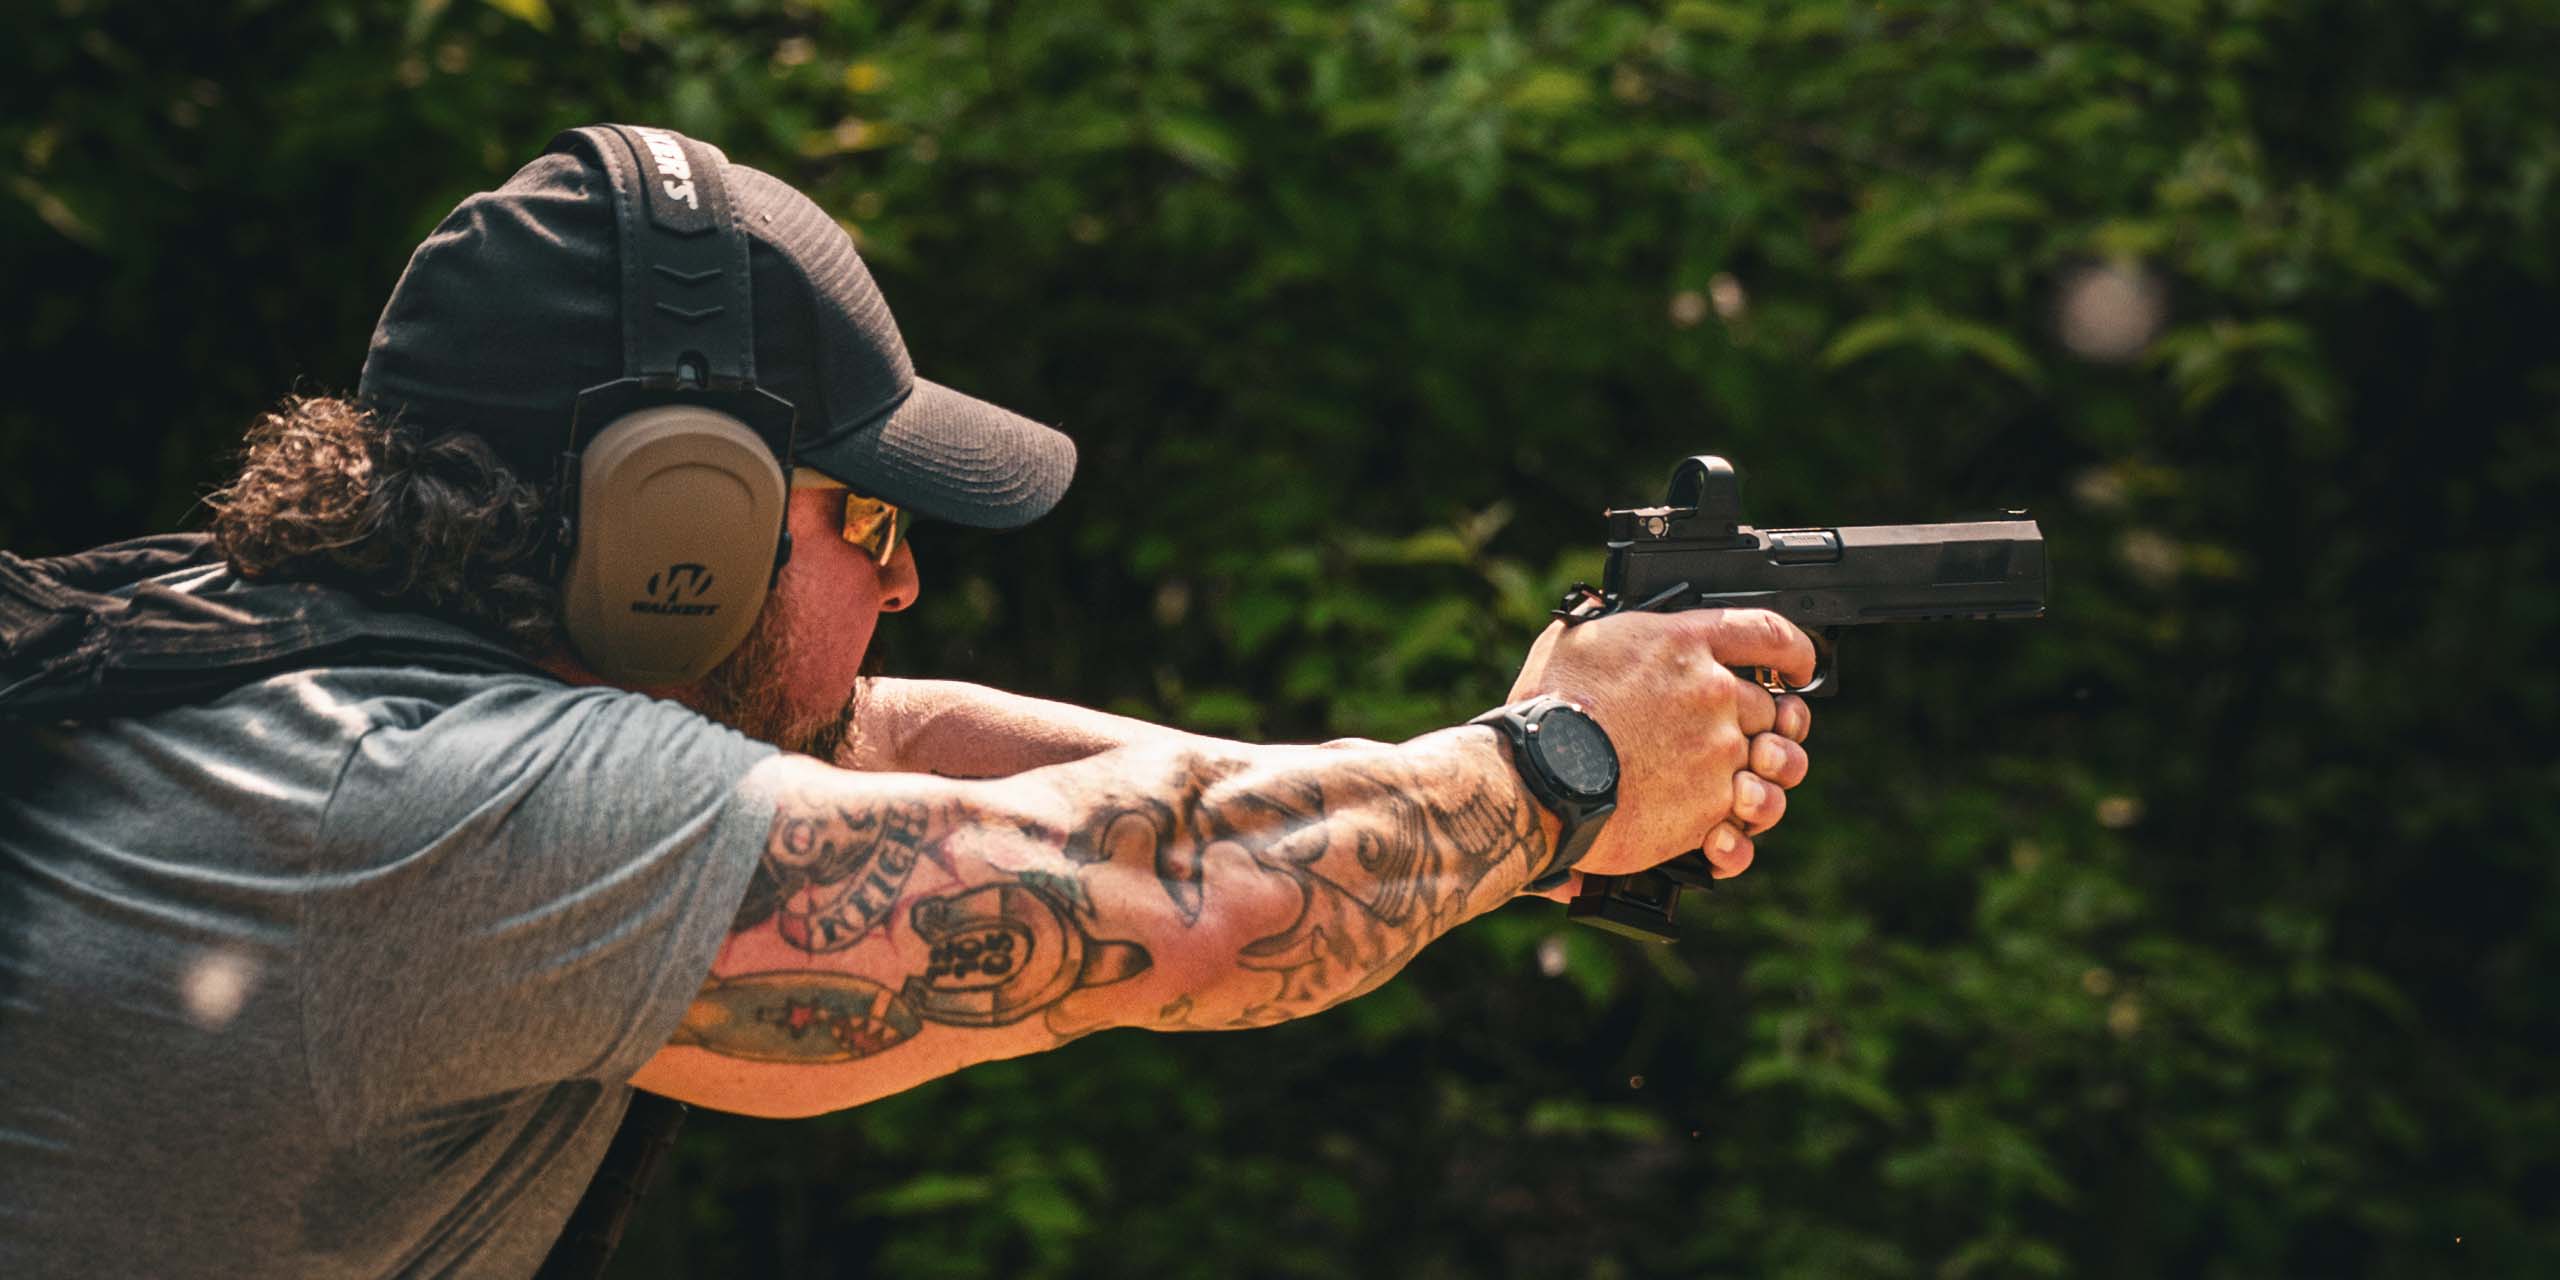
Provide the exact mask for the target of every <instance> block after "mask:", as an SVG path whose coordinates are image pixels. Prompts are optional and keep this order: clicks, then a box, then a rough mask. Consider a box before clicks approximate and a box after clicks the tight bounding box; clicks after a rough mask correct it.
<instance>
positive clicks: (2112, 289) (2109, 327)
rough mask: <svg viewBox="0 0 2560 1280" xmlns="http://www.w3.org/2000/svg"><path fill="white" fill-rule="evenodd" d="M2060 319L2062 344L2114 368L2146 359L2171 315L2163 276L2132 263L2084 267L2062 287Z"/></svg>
mask: <svg viewBox="0 0 2560 1280" xmlns="http://www.w3.org/2000/svg"><path fill="white" fill-rule="evenodd" d="M2057 312H2058V314H2057V315H2056V316H2055V324H2056V327H2057V328H2059V329H2060V330H2061V336H2062V345H2064V346H2066V347H2069V348H2070V349H2071V351H2072V353H2073V354H2075V355H2078V356H2080V357H2081V358H2082V359H2086V360H2099V361H2106V362H2109V363H2114V362H2121V361H2126V360H2131V359H2133V358H2134V357H2136V356H2139V355H2141V354H2142V352H2143V349H2144V348H2146V347H2148V346H2150V345H2151V339H2152V338H2154V337H2156V336H2158V334H2159V332H2160V322H2161V321H2162V320H2163V319H2165V318H2166V317H2167V315H2168V301H2167V297H2166V293H2165V291H2164V290H2162V289H2161V287H2160V281H2159V279H2158V277H2155V276H2153V275H2152V274H2151V273H2150V272H2149V271H2148V270H2145V269H2144V268H2142V267H2141V266H2138V265H2135V264H2132V263H2106V264H2104V265H2100V266H2094V267H2083V268H2081V269H2080V270H2078V271H2076V272H2074V273H2072V275H2071V276H2070V277H2069V278H2067V279H2065V280H2064V281H2063V282H2062V294H2061V301H2060V305H2059V307H2058V308H2057Z"/></svg>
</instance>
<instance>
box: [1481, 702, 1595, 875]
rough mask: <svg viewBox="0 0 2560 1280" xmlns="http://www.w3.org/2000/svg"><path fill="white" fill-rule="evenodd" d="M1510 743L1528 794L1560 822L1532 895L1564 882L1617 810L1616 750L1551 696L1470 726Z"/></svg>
mask: <svg viewBox="0 0 2560 1280" xmlns="http://www.w3.org/2000/svg"><path fill="white" fill-rule="evenodd" d="M1467 723H1469V724H1483V725H1491V726H1493V727H1494V728H1495V729H1498V730H1500V731H1501V732H1502V735H1503V736H1504V737H1505V738H1508V739H1510V741H1511V763H1512V764H1513V765H1515V766H1517V767H1518V768H1519V770H1520V780H1521V781H1522V782H1523V783H1526V784H1527V785H1528V788H1529V794H1531V795H1533V796H1536V797H1537V798H1538V802H1539V803H1540V804H1543V805H1545V806H1547V808H1548V809H1549V810H1550V811H1552V812H1553V813H1554V814H1555V815H1556V816H1557V817H1558V818H1561V819H1563V820H1564V830H1563V831H1562V832H1560V833H1558V834H1557V836H1556V854H1555V856H1554V857H1553V858H1550V859H1548V860H1547V865H1546V866H1545V867H1543V868H1541V869H1540V870H1539V872H1538V874H1537V875H1536V876H1535V877H1534V878H1532V879H1531V880H1530V881H1529V889H1530V890H1531V891H1532V892H1544V891H1546V890H1548V889H1552V888H1554V887H1556V886H1557V885H1559V884H1562V883H1564V877H1565V875H1566V873H1567V872H1570V871H1572V870H1573V864H1574V863H1576V862H1580V861H1581V860H1582V855H1583V854H1584V853H1586V852H1588V851H1589V850H1590V848H1591V842H1592V841H1593V840H1595V839H1598V838H1599V835H1600V828H1601V827H1602V826H1604V825H1606V824H1607V822H1608V821H1609V815H1610V813H1612V812H1614V811H1615V810H1616V809H1617V807H1618V751H1617V748H1615V747H1612V746H1610V745H1609V735H1608V734H1607V733H1604V732H1602V731H1601V728H1600V724H1599V722H1598V721H1596V720H1593V719H1592V718H1591V717H1589V716H1587V715H1584V714H1583V713H1582V709H1581V708H1580V707H1577V706H1575V705H1573V704H1572V703H1570V702H1567V701H1565V700H1564V699H1562V698H1559V697H1556V696H1554V695H1552V694H1549V695H1546V696H1542V697H1536V698H1531V699H1529V700H1528V701H1526V702H1515V703H1512V704H1511V705H1510V706H1507V707H1495V708H1494V709H1493V710H1491V711H1488V712H1485V713H1484V714H1483V715H1480V716H1477V717H1476V718H1475V719H1473V720H1470V721H1468V722H1467Z"/></svg>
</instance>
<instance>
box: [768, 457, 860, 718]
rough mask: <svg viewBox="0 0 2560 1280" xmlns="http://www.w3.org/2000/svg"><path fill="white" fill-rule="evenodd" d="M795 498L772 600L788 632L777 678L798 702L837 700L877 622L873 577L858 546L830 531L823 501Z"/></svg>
mask: <svg viewBox="0 0 2560 1280" xmlns="http://www.w3.org/2000/svg"><path fill="white" fill-rule="evenodd" d="M802 505H803V504H797V503H795V504H794V506H795V509H794V511H793V513H792V514H793V516H794V519H793V521H792V530H791V538H792V554H791V562H790V563H789V564H787V565H785V566H783V569H782V580H781V582H779V583H778V584H776V592H775V594H776V596H777V599H776V604H777V605H779V606H780V607H781V609H782V610H783V623H784V628H785V631H786V634H788V636H789V637H790V643H789V646H788V650H787V652H788V653H789V655H790V656H789V657H788V658H787V659H786V665H787V667H788V670H787V671H786V672H785V673H784V676H783V682H784V686H785V688H787V689H788V690H789V695H790V698H791V700H792V701H793V702H794V703H796V704H798V705H799V706H800V707H801V708H802V709H803V710H809V711H820V710H832V709H834V708H835V707H837V706H840V705H842V704H843V702H844V698H845V695H846V694H847V693H848V692H849V691H850V690H851V689H852V687H853V680H854V677H855V676H856V675H857V674H859V673H860V671H861V669H862V658H863V654H864V653H865V652H866V651H867V650H868V648H869V646H870V643H871V633H872V631H873V629H874V628H875V627H877V626H878V625H879V622H880V578H879V574H878V572H877V571H876V570H874V569H873V568H872V567H871V564H870V562H869V561H867V560H865V559H863V557H862V553H861V552H860V551H858V550H856V549H855V548H853V547H851V546H848V545H846V543H845V541H844V539H843V538H842V537H839V536H837V533H836V526H835V511H834V510H832V509H829V508H828V506H827V504H822V503H810V504H806V506H807V508H808V509H806V510H803V509H800V508H801V507H802Z"/></svg>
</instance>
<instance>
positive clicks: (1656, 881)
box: [1564, 849, 1715, 942]
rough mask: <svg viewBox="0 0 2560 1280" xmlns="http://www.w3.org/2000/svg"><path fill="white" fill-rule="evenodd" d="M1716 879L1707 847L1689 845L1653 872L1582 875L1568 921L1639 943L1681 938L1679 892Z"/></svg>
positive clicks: (1567, 913)
mask: <svg viewBox="0 0 2560 1280" xmlns="http://www.w3.org/2000/svg"><path fill="white" fill-rule="evenodd" d="M1714 882H1715V870H1714V868H1713V867H1711V866H1710V865H1709V864H1708V862H1707V855H1706V853H1705V851H1704V850H1699V849H1691V850H1690V851H1688V852H1687V853H1684V854H1681V855H1680V856H1679V857H1677V858H1673V859H1672V860H1671V861H1669V862H1666V863H1663V864H1662V865H1660V866H1658V867H1655V868H1653V869H1652V870H1650V871H1639V872H1636V873H1635V874H1634V875H1625V876H1596V875H1592V874H1590V873H1589V872H1585V873H1583V877H1582V892H1580V893H1577V894H1575V895H1574V896H1573V901H1572V902H1570V903H1567V904H1566V905H1565V909H1564V915H1565V919H1567V920H1574V921H1579V922H1580V923H1583V924H1587V925H1590V926H1591V927H1592V928H1595V929H1606V930H1608V931H1609V932H1611V933H1615V934H1621V935H1624V936H1626V937H1630V938H1634V939H1636V940H1638V941H1641V942H1678V941H1679V940H1680V926H1679V925H1678V923H1677V922H1676V921H1675V919H1674V917H1675V916H1676V915H1677V913H1678V912H1679V909H1680V890H1681V888H1682V887H1683V886H1688V885H1694V886H1696V887H1698V888H1702V889H1703V888H1706V887H1708V886H1710V885H1712V884H1713V883H1714Z"/></svg>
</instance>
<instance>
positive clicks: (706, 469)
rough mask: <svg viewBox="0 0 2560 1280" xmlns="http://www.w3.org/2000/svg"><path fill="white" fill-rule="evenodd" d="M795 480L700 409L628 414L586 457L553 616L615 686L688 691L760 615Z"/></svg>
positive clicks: (746, 436) (750, 434)
mask: <svg viewBox="0 0 2560 1280" xmlns="http://www.w3.org/2000/svg"><path fill="white" fill-rule="evenodd" d="M789 500H790V483H789V480H788V479H787V477H785V476H784V474H783V471H782V466H781V464H780V463H779V462H777V461H776V460H775V459H774V456H773V449H772V448H771V446H769V445H767V444H766V443H765V442H764V440H763V439H762V438H760V437H759V436H758V435H757V434H756V433H755V432H754V431H753V430H751V429H750V428H748V427H747V425H746V424H745V423H742V422H740V421H738V420H737V419H736V418H733V417H731V416H729V415H728V414H725V413H722V412H719V411H718V410H716V409H711V408H707V407H705V406H702V405H698V404H671V405H661V406H658V407H655V408H649V409H642V410H639V411H637V412H634V413H630V414H627V415H625V416H623V417H621V418H619V419H617V420H615V421H614V423H613V424H612V425H610V426H608V427H606V428H605V429H604V430H602V431H600V432H598V433H596V436H595V438H594V440H593V441H591V442H590V443H589V444H588V445H587V446H586V448H585V450H584V451H583V453H582V456H581V458H580V461H579V479H578V534H577V547H576V550H575V551H574V552H573V553H572V555H571V558H570V561H569V574H568V577H567V578H566V580H565V581H564V582H563V584H562V605H563V610H562V622H563V625H564V626H565V627H566V629H567V631H568V633H569V642H570V643H571V644H572V645H574V646H575V647H576V649H577V651H578V656H579V657H580V658H581V659H583V660H584V661H585V662H586V664H587V666H588V667H589V669H591V670H593V671H594V672H595V673H596V674H597V675H600V676H603V677H604V678H606V679H607V680H611V681H613V682H615V683H617V684H627V685H658V684H683V683H686V682H689V681H693V680H698V679H700V678H701V677H702V676H703V675H704V674H705V673H707V672H709V671H710V670H711V668H712V667H714V666H716V665H718V664H719V661H720V659H722V658H723V657H726V656H727V655H728V653H729V651H730V650H731V649H734V648H736V647H737V645H738V642H739V641H741V640H743V639H745V638H746V635H747V631H748V630H749V629H750V628H751V627H753V626H754V625H755V619H756V614H757V613H758V612H759V611H760V610H762V609H763V608H764V597H765V592H766V590H767V588H768V587H769V586H770V585H771V584H772V581H773V576H774V565H775V551H776V547H777V544H778V543H779V541H780V539H781V536H782V525H783V519H784V508H785V506H786V504H787V503H788V502H789Z"/></svg>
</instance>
